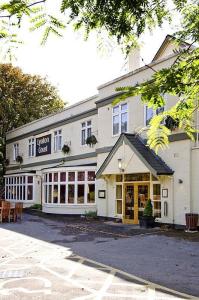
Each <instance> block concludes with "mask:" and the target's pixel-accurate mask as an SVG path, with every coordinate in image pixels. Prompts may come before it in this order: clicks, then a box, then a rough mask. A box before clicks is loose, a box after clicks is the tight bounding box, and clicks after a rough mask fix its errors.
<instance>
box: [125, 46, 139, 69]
mask: <svg viewBox="0 0 199 300" xmlns="http://www.w3.org/2000/svg"><path fill="white" fill-rule="evenodd" d="M140 63H141V58H140V48H138V47H137V48H134V49H132V50H131V51H130V52H129V55H128V71H129V72H132V71H135V70H136V69H139V68H140Z"/></svg>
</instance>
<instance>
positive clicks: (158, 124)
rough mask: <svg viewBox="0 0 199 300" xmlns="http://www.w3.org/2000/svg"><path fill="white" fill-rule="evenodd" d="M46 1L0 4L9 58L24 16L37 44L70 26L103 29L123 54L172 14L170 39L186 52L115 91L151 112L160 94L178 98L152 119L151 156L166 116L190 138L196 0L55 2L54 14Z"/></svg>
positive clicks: (198, 20)
mask: <svg viewBox="0 0 199 300" xmlns="http://www.w3.org/2000/svg"><path fill="white" fill-rule="evenodd" d="M54 1H55V0H54ZM49 3H50V0H40V1H31V0H5V1H4V3H2V4H1V5H0V39H1V40H2V41H5V42H6V43H7V44H8V45H9V47H8V51H7V53H8V55H11V52H12V49H13V45H14V46H16V45H18V44H20V41H18V38H17V33H18V31H19V30H20V26H21V25H22V24H23V22H22V21H23V20H24V18H26V19H28V20H30V23H31V30H36V29H38V30H43V35H42V44H44V43H45V42H46V41H47V39H48V37H49V35H50V34H55V35H56V36H61V35H62V32H63V30H64V29H65V28H66V26H67V25H68V24H69V23H70V24H72V25H73V27H74V29H75V30H79V29H83V30H84V33H85V37H86V38H87V37H88V36H89V33H90V32H91V31H93V30H95V31H97V32H99V33H101V32H104V31H106V32H107V33H108V35H109V37H111V38H115V39H116V41H117V42H118V44H119V45H121V46H122V47H123V48H124V49H125V52H126V53H128V52H129V51H130V49H131V47H132V46H136V45H137V43H138V42H137V38H138V37H139V36H140V35H141V34H142V33H144V32H145V31H146V30H148V29H149V30H153V29H154V28H155V26H161V25H162V24H163V22H164V21H165V20H168V21H169V22H170V23H171V24H172V20H173V19H174V18H176V15H175V14H178V15H179V16H180V18H179V19H181V27H180V30H179V31H178V32H176V33H175V37H176V41H177V43H180V42H181V41H189V42H190V46H189V45H188V44H187V47H186V49H184V50H179V51H178V52H176V54H177V55H178V58H177V59H176V60H175V62H174V63H173V65H172V66H171V67H170V68H168V69H166V68H165V69H162V70H160V71H155V70H153V71H154V74H153V76H152V80H150V81H147V82H145V83H141V84H137V85H136V86H133V87H124V88H120V89H118V90H119V91H122V92H123V94H122V95H121V96H120V97H119V98H118V101H121V100H124V99H126V98H127V97H132V96H137V95H140V96H141V100H142V102H143V103H146V104H147V105H148V106H149V107H153V108H154V109H156V108H158V107H162V106H164V104H165V95H166V94H169V95H172V96H174V97H178V98H179V101H178V103H177V104H176V105H174V106H173V107H172V108H171V109H169V110H167V111H164V112H163V113H161V114H159V115H158V116H156V117H154V118H153V119H152V121H151V123H150V129H149V131H148V145H149V146H150V147H152V148H154V149H155V150H156V152H157V151H158V150H159V149H160V148H164V147H165V146H166V145H168V143H169V138H168V136H169V134H170V133H171V128H168V126H165V123H164V122H165V121H166V120H168V118H171V119H172V120H173V121H174V122H175V123H176V124H178V127H179V128H180V129H182V130H184V131H185V132H186V133H187V134H188V136H189V137H190V138H191V139H192V140H194V134H195V129H194V123H193V115H194V113H195V112H196V111H197V110H198V106H199V103H198V101H199V100H198V99H199V97H198V95H199V84H198V83H199V50H198V49H193V48H192V47H191V46H192V45H193V44H194V43H197V42H198V41H199V1H198V0H190V1H188V0H173V1H166V0H163V1H149V0H140V1H137V0H100V1H98V0H97V1H92V0H62V1H61V4H60V2H58V1H57V7H58V9H59V11H60V15H58V16H57V15H56V14H55V13H54V14H51V13H49V12H48V9H47V7H48V4H49ZM44 4H45V5H44ZM171 6H172V9H170V8H171ZM62 19H63V20H62ZM6 101H7V105H8V106H9V107H10V108H12V107H13V106H12V105H13V103H12V101H13V100H12V98H11V99H10V98H9V97H7V98H6ZM23 109H24V108H23V107H22V108H21V110H23ZM8 111H9V113H8V114H10V110H8ZM33 114H34V113H33ZM27 116H28V115H27ZM28 117H29V116H28ZM24 118H26V115H25V114H24ZM20 119H21V118H20ZM15 121H16V120H15ZM23 122H27V121H23Z"/></svg>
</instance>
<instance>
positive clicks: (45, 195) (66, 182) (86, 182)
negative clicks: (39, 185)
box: [42, 168, 96, 207]
mask: <svg viewBox="0 0 199 300" xmlns="http://www.w3.org/2000/svg"><path fill="white" fill-rule="evenodd" d="M70 172H74V173H75V177H74V180H72V181H69V173H70ZM78 172H84V180H78ZM89 172H94V173H95V172H96V170H95V169H93V168H89V169H85V168H80V169H79V168H78V169H77V168H75V169H74V168H70V169H67V170H66V169H65V170H64V169H59V170H56V171H55V170H53V169H51V170H48V172H44V173H43V178H44V180H43V194H42V202H43V203H44V205H53V206H56V205H58V206H64V205H67V206H79V207H81V206H84V205H86V206H87V205H91V206H92V205H96V197H95V198H94V202H89V201H88V191H89V187H88V186H89V184H94V186H95V193H96V179H95V178H94V180H89V178H88V173H89ZM54 173H58V181H56V182H54V175H53V174H54ZM61 173H66V176H65V180H64V181H63V180H62V181H61V176H60V175H61ZM49 174H52V181H49V177H50V176H49ZM50 185H51V186H52V191H51V202H49V186H50ZM54 185H58V201H57V203H53V196H52V195H53V192H54ZM61 185H65V203H61V202H60V198H61V195H60V187H61ZM69 185H74V202H73V203H69V202H68V194H69ZM79 185H84V202H83V203H78V186H79Z"/></svg>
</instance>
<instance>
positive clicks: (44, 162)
mask: <svg viewBox="0 0 199 300" xmlns="http://www.w3.org/2000/svg"><path fill="white" fill-rule="evenodd" d="M91 157H96V153H95V152H91V153H85V154H81V155H74V156H69V157H64V158H56V159H51V160H45V161H39V162H35V163H31V164H26V165H21V168H32V167H37V166H44V165H50V164H56V163H60V164H61V162H62V161H63V159H64V162H66V161H72V160H78V159H84V158H91ZM60 167H61V165H60ZM18 169H19V166H14V167H8V168H7V171H10V170H18Z"/></svg>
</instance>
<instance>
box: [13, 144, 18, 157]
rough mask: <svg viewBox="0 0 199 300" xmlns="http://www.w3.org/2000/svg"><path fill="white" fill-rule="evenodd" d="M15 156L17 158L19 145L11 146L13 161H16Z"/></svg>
mask: <svg viewBox="0 0 199 300" xmlns="http://www.w3.org/2000/svg"><path fill="white" fill-rule="evenodd" d="M17 156H19V144H18V143H16V144H14V145H13V160H14V161H16V158H17Z"/></svg>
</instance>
